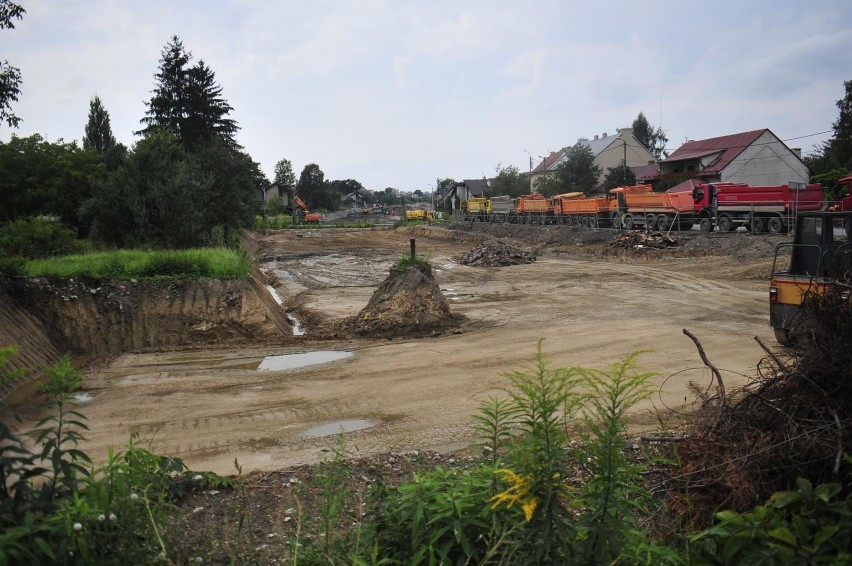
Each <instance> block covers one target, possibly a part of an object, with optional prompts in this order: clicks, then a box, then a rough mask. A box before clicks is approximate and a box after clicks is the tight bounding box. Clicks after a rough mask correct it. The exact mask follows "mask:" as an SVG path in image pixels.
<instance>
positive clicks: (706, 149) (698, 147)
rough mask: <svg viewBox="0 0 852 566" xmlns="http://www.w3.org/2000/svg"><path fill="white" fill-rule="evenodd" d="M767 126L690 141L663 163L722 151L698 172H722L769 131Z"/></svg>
mask: <svg viewBox="0 0 852 566" xmlns="http://www.w3.org/2000/svg"><path fill="white" fill-rule="evenodd" d="M768 131H769V130H768V129H767V128H764V129H762V130H752V131H750V132H741V133H739V134H731V135H729V136H720V137H718V138H709V139H706V140H698V141H689V142H686V143H685V144H683V145H682V146H680V147H679V148H677V150H675V152H674V153H672V154H671V155H670V156H668V157H667V158H666V159H664V160H663V161H662V162H661V163H672V162H675V161H684V160H686V159H699V158H701V157H706V156H708V155H712V154H714V153H720V155H719V157H718V158H717V159H716V160H715V161H713V162H712V163H711V164H710V165H708V166H707V167H706V168H704V169H703V170H702V171H700V172H698V175H713V174H717V173H719V172H721V171H722V170H723V169H724V168H725V167H727V166H728V165H729V164H730V163H731V161H733V160H734V159H736V157H737V156H738V155H739V154H740V153H742V152H743V151H744V150H745V148H747V147H748V146H750V145H751V144H753V143H754V142H755V141H756V140H757V138H759V137H760V136H762V135H763V134H764V133H766V132H768Z"/></svg>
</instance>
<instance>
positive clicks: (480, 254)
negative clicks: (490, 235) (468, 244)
mask: <svg viewBox="0 0 852 566" xmlns="http://www.w3.org/2000/svg"><path fill="white" fill-rule="evenodd" d="M534 261H535V254H534V253H532V252H527V251H524V250H522V249H519V248H515V247H513V246H510V245H508V244H504V243H503V242H500V241H498V240H488V241H487V242H483V243H481V244H479V245H478V246H476V247H475V248H473V249H472V250H470V251H469V252H467V253H466V254H464V255H463V256H461V257H459V258H458V262H459V263H461V264H463V265H472V266H477V267H502V266H505V265H520V264H524V263H532V262H534Z"/></svg>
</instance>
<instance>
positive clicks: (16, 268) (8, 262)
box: [0, 255, 27, 277]
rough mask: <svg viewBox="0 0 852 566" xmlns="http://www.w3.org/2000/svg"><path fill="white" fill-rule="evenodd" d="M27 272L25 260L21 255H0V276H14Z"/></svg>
mask: <svg viewBox="0 0 852 566" xmlns="http://www.w3.org/2000/svg"><path fill="white" fill-rule="evenodd" d="M26 272H27V260H26V259H25V258H23V257H21V256H14V255H12V256H7V255H3V256H0V277H16V276H20V275H24V274H26Z"/></svg>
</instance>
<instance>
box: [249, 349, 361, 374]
mask: <svg viewBox="0 0 852 566" xmlns="http://www.w3.org/2000/svg"><path fill="white" fill-rule="evenodd" d="M350 356H352V352H336V351H332V350H320V351H317V352H304V353H301V354H283V355H280V356H266V357H265V358H263V361H261V362H260V365H259V366H257V369H258V370H259V371H283V370H288V369H296V368H302V367H305V366H313V365H317V364H325V363H328V362H336V361H337V360H342V359H345V358H348V357H350Z"/></svg>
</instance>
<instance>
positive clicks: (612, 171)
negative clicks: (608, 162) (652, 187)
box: [604, 164, 636, 190]
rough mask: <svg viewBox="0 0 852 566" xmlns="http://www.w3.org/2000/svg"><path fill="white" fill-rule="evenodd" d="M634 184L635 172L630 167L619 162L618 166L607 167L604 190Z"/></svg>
mask: <svg viewBox="0 0 852 566" xmlns="http://www.w3.org/2000/svg"><path fill="white" fill-rule="evenodd" d="M635 184H636V174H635V173H634V172H633V169H631V168H630V167H628V166H626V165H624V164H621V165H619V166H618V167H608V168H607V170H606V177H604V187H606V190H609V189H614V188H615V187H623V186H626V185H635Z"/></svg>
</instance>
